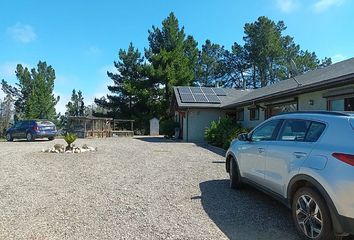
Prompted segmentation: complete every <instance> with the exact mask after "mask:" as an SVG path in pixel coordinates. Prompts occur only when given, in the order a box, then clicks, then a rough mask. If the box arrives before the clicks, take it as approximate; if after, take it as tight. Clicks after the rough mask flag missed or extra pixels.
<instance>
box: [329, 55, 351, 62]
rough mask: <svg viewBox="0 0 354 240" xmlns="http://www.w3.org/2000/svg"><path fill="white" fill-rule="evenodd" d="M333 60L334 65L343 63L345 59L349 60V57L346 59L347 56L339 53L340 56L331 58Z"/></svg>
mask: <svg viewBox="0 0 354 240" xmlns="http://www.w3.org/2000/svg"><path fill="white" fill-rule="evenodd" d="M331 59H332V62H333V63H336V62H340V61H343V60H345V59H348V57H346V56H344V55H342V54H340V53H339V54H336V55H334V56H333V57H331Z"/></svg>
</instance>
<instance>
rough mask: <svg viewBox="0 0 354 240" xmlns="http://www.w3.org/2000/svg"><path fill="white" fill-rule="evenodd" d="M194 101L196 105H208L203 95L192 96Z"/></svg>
mask: <svg viewBox="0 0 354 240" xmlns="http://www.w3.org/2000/svg"><path fill="white" fill-rule="evenodd" d="M193 96H194V98H195V101H196V102H198V103H208V99H207V98H206V97H205V95H204V94H193Z"/></svg>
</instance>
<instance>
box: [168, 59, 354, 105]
mask: <svg viewBox="0 0 354 240" xmlns="http://www.w3.org/2000/svg"><path fill="white" fill-rule="evenodd" d="M295 79H296V80H294V79H293V78H289V79H286V80H283V81H280V82H277V83H275V84H273V85H270V86H266V87H263V88H258V89H253V90H252V89H247V90H240V89H230V88H223V89H224V91H225V93H226V96H218V97H219V99H220V101H221V103H219V104H215V103H183V102H182V101H181V99H180V95H179V92H178V88H181V87H175V88H174V93H175V99H176V101H177V104H178V107H179V108H223V109H229V108H234V107H237V106H243V105H248V104H253V103H255V102H260V101H267V100H271V99H276V98H281V97H284V96H288V97H291V96H294V95H296V94H300V93H304V92H310V91H313V90H319V89H321V88H322V89H324V88H328V87H332V86H336V85H339V84H345V83H354V58H350V59H347V60H344V61H341V62H338V63H335V64H332V65H329V66H327V67H324V68H320V69H316V70H312V71H308V72H306V73H304V74H302V75H298V76H296V77H295ZM298 83H299V84H298ZM190 88H194V87H190ZM197 88H198V87H197Z"/></svg>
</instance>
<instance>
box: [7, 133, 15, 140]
mask: <svg viewBox="0 0 354 240" xmlns="http://www.w3.org/2000/svg"><path fill="white" fill-rule="evenodd" d="M12 140H14V139H13V138H12V136H11V133H8V134H6V141H8V142H11V141H12Z"/></svg>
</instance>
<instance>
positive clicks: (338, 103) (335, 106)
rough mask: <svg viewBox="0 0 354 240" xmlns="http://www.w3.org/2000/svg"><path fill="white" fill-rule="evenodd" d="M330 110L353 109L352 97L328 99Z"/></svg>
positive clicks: (353, 101)
mask: <svg viewBox="0 0 354 240" xmlns="http://www.w3.org/2000/svg"><path fill="white" fill-rule="evenodd" d="M328 110H330V111H354V97H349V98H332V99H328Z"/></svg>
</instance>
